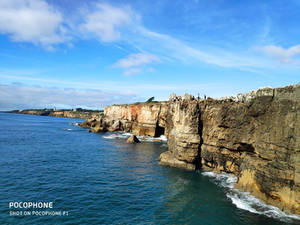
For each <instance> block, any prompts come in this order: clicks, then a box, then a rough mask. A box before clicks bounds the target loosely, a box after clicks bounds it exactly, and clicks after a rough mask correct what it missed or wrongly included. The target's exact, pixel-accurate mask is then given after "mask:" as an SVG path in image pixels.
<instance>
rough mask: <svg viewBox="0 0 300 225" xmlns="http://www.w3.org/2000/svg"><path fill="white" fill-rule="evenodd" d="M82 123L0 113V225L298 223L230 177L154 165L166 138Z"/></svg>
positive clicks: (165, 147) (248, 224)
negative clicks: (133, 140)
mask: <svg viewBox="0 0 300 225" xmlns="http://www.w3.org/2000/svg"><path fill="white" fill-rule="evenodd" d="M81 121H83V120H82V119H69V118H56V117H43V116H34V115H21V114H8V113H0V168H1V169H0V224H1V225H5V224H31V225H35V224H108V225H109V224H205V225H206V224H209V225H211V224H212V225H215V224H216V225H218V224H220V225H221V224H224V225H229V224H233V225H239V224H247V225H251V224H253V225H254V224H255V225H259V224H261V225H267V224H272V225H276V224H278V225H279V224H299V223H300V220H299V217H298V216H295V215H288V214H285V213H283V212H281V211H280V210H279V209H277V208H276V207H272V206H269V205H266V204H264V203H263V202H261V201H260V200H258V199H256V198H254V197H253V196H251V195H249V194H248V193H244V192H240V191H238V190H235V189H234V188H233V184H234V182H235V181H236V178H235V177H233V176H230V175H227V174H214V173H211V172H204V171H197V172H191V171H185V170H182V169H176V168H170V167H165V166H160V165H159V164H158V161H157V159H158V157H159V155H160V153H162V152H164V151H166V150H167V145H166V142H165V141H161V142H156V141H153V140H151V139H149V138H148V139H147V140H146V141H144V142H142V143H140V144H127V143H126V137H127V136H128V135H127V134H122V133H119V134H118V133H117V134H111V133H105V134H95V133H88V132H87V130H86V129H83V128H81V127H78V126H76V123H78V122H81ZM162 140H164V138H162ZM14 202H17V203H20V202H22V203H24V202H46V203H49V202H52V203H53V208H34V209H33V208H22V209H20V208H14V207H10V203H14ZM23 206H25V205H24V204H23ZM20 214H22V215H20Z"/></svg>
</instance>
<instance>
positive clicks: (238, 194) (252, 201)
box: [202, 172, 300, 222]
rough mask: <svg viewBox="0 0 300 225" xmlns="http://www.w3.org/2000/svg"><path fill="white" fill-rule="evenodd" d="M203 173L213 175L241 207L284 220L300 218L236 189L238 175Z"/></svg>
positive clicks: (231, 198) (232, 199) (233, 201)
mask: <svg viewBox="0 0 300 225" xmlns="http://www.w3.org/2000/svg"><path fill="white" fill-rule="evenodd" d="M202 175H204V176H208V177H212V178H213V180H214V182H215V183H216V184H218V185H220V186H222V187H223V188H225V189H226V192H227V193H226V196H227V198H229V199H230V200H231V201H232V203H233V204H234V205H235V206H236V207H237V208H239V209H243V210H247V211H249V212H251V213H256V214H260V215H265V216H268V217H272V218H276V219H279V220H281V221H283V222H292V221H293V220H300V216H298V215H295V214H288V213H285V212H283V211H281V210H280V209H279V208H278V207H275V206H272V205H268V204H266V203H265V202H263V201H262V200H260V199H258V198H256V197H254V196H253V195H251V194H250V193H249V192H243V191H240V190H237V189H235V188H234V184H235V183H236V182H237V177H236V176H234V175H232V174H226V173H215V172H202Z"/></svg>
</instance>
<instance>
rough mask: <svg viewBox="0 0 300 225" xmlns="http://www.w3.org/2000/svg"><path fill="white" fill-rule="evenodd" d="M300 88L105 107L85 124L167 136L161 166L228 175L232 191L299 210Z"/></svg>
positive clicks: (113, 129) (174, 98)
mask: <svg viewBox="0 0 300 225" xmlns="http://www.w3.org/2000/svg"><path fill="white" fill-rule="evenodd" d="M299 110H300V85H299V84H298V85H294V86H287V87H284V88H276V89H272V88H264V89H259V90H258V91H252V92H250V93H248V94H245V95H242V94H239V95H238V96H237V97H229V98H223V99H219V100H217V99H211V98H208V99H195V98H194V97H193V96H190V95H184V96H182V97H178V96H176V95H172V96H171V97H170V100H169V102H167V103H149V104H146V103H143V104H133V105H113V106H109V107H106V108H105V110H104V115H103V116H102V117H101V118H100V119H99V118H98V119H93V120H87V121H86V122H85V123H83V124H82V126H83V127H92V131H94V132H104V131H106V130H109V131H117V130H120V131H126V132H132V133H134V134H135V135H149V136H159V135H162V134H164V135H166V136H167V138H168V151H167V152H164V153H162V154H161V155H160V158H159V161H160V164H162V165H169V166H174V167H180V168H185V169H189V170H195V169H200V168H202V169H205V170H213V171H217V172H220V171H224V172H227V173H233V174H235V175H236V176H237V177H238V182H237V184H236V187H237V188H240V189H242V190H245V191H249V192H251V193H252V194H253V195H255V196H257V197H259V198H261V199H263V200H264V201H266V202H267V203H270V204H272V205H275V206H278V207H279V208H281V209H282V210H284V211H287V212H291V213H297V214H300V113H299Z"/></svg>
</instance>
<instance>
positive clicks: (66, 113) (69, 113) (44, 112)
mask: <svg viewBox="0 0 300 225" xmlns="http://www.w3.org/2000/svg"><path fill="white" fill-rule="evenodd" d="M9 113H17V114H29V115H37V116H55V117H67V118H81V119H91V118H94V119H98V118H101V117H102V114H103V112H101V111H92V110H79V111H76V110H55V111H54V110H52V109H28V110H13V111H10V112H9Z"/></svg>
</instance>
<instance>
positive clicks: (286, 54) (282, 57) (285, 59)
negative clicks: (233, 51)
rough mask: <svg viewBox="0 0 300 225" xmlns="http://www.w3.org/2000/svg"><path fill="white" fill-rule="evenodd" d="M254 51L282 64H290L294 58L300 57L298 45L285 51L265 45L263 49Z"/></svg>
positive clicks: (259, 48) (299, 46)
mask: <svg viewBox="0 0 300 225" xmlns="http://www.w3.org/2000/svg"><path fill="white" fill-rule="evenodd" d="M256 49H258V50H260V51H262V52H264V53H265V54H267V55H268V56H270V57H272V58H274V59H276V60H278V61H279V62H282V63H290V62H292V61H293V58H294V57H295V56H298V55H300V45H295V46H292V47H290V48H287V49H284V48H282V47H280V46H275V45H267V46H263V47H256Z"/></svg>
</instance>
